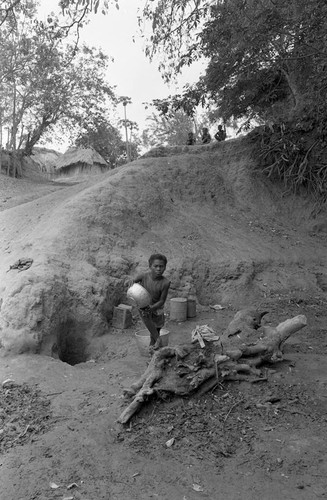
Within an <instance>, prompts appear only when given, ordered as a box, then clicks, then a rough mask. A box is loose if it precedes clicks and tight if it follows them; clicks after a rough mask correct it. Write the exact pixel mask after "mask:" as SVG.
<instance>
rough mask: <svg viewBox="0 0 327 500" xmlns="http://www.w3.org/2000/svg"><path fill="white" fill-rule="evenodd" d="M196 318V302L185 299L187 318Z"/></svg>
mask: <svg viewBox="0 0 327 500" xmlns="http://www.w3.org/2000/svg"><path fill="white" fill-rule="evenodd" d="M195 316H196V300H195V299H192V298H188V299H187V317H188V318H195Z"/></svg>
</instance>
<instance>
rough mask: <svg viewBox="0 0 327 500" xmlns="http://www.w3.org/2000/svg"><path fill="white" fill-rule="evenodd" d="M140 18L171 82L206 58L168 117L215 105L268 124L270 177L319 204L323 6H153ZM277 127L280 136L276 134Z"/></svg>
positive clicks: (324, 86) (297, 1) (226, 113)
mask: <svg viewBox="0 0 327 500" xmlns="http://www.w3.org/2000/svg"><path fill="white" fill-rule="evenodd" d="M144 16H145V18H146V19H147V20H148V22H149V23H151V26H152V35H151V37H150V38H149V40H148V47H147V54H148V55H149V57H151V58H153V57H154V56H155V55H158V54H160V55H161V58H162V62H161V64H160V68H161V71H162V72H163V75H164V77H165V78H166V79H167V80H169V79H171V78H172V77H173V76H174V75H175V74H176V73H178V72H180V71H181V70H182V69H183V67H184V66H188V65H190V64H192V62H193V61H195V60H197V59H198V58H199V57H202V56H204V57H206V58H207V61H208V64H207V68H206V72H205V74H204V75H203V76H202V77H201V78H200V79H199V81H198V82H197V83H196V84H194V85H192V86H186V87H185V88H184V91H183V92H182V93H181V94H180V95H178V96H172V97H171V98H170V99H169V102H166V103H163V104H164V105H165V106H166V108H167V110H169V109H183V110H184V111H185V112H186V113H188V114H190V115H192V112H193V110H194V109H195V107H196V106H198V105H199V104H202V105H208V104H210V105H211V107H212V106H213V105H214V106H216V108H217V113H219V115H220V117H221V119H222V120H223V121H225V122H226V121H227V120H235V119H243V121H244V126H245V127H249V126H250V124H251V123H263V124H267V125H269V126H270V128H268V129H266V131H268V132H266V133H265V136H264V138H261V139H260V142H259V144H261V145H262V147H263V149H262V152H261V154H262V158H265V161H267V160H268V157H269V158H271V164H270V167H269V169H268V170H266V172H268V173H269V174H270V175H272V174H273V173H274V175H276V176H279V177H280V178H282V179H283V180H284V181H285V182H287V184H288V185H290V186H291V187H293V188H294V189H297V187H298V186H300V185H302V186H303V185H306V186H309V187H310V188H311V189H312V191H313V192H314V193H315V194H316V195H317V196H319V197H322V198H323V196H324V192H325V177H326V158H325V148H326V143H327V141H326V134H327V37H326V33H327V2H326V1H325V0H290V1H287V2H286V1H285V0H261V1H260V2H259V1H257V0H224V1H217V2H212V1H211V0H196V1H193V0H154V1H152V2H147V4H146V7H145V9H144ZM217 113H216V116H217ZM274 126H277V128H278V130H279V131H281V130H282V131H283V132H282V133H281V132H280V133H279V134H276V133H273V134H271V132H269V130H271V128H272V127H274ZM295 131H296V133H295ZM269 134H271V137H270V138H269ZM302 137H304V140H303V141H302V142H301V139H302ZM305 137H309V139H308V138H305ZM267 148H268V149H267ZM268 151H269V154H267V153H268Z"/></svg>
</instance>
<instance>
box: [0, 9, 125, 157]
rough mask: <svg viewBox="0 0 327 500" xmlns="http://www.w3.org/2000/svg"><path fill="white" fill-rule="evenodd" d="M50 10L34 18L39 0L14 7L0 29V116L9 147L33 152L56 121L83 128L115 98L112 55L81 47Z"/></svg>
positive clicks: (112, 104)
mask: <svg viewBox="0 0 327 500" xmlns="http://www.w3.org/2000/svg"><path fill="white" fill-rule="evenodd" d="M61 21H62V20H61V19H59V18H58V17H56V16H54V15H52V16H50V17H49V18H48V20H47V22H45V23H44V22H40V21H39V20H38V19H37V18H36V2H34V1H32V0H30V1H28V2H27V1H24V2H23V1H21V2H18V3H17V5H16V6H13V9H12V11H10V12H9V14H8V17H7V19H6V20H5V21H4V22H3V24H2V26H1V30H0V62H1V65H0V111H1V113H0V118H1V121H2V124H3V125H5V126H7V127H8V130H9V131H10V136H9V143H8V146H9V148H12V149H13V150H14V151H15V150H16V149H17V148H24V149H25V152H26V153H27V154H29V153H30V152H31V150H32V148H33V146H34V145H35V144H36V143H37V142H38V141H39V140H40V138H41V137H42V136H43V135H44V133H45V132H46V131H47V130H49V129H51V127H52V126H54V125H55V124H58V123H61V124H62V125H66V126H68V127H72V126H77V127H80V126H82V125H83V123H84V122H85V121H87V120H89V119H90V117H91V116H95V117H98V116H100V115H105V113H106V111H107V109H108V108H110V106H111V107H112V106H114V105H115V103H116V97H115V94H114V92H113V89H112V88H111V86H110V85H109V84H108V82H107V81H106V79H105V72H106V68H107V64H108V57H107V56H105V55H104V54H103V53H102V52H101V51H100V50H96V49H94V48H89V47H87V46H79V45H78V44H76V41H75V40H71V38H70V37H69V32H68V31H67V30H65V29H64V28H63V27H62V22H61Z"/></svg>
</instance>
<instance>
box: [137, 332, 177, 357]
mask: <svg viewBox="0 0 327 500" xmlns="http://www.w3.org/2000/svg"><path fill="white" fill-rule="evenodd" d="M135 338H136V345H137V347H138V350H139V352H140V354H141V356H149V347H150V332H149V331H148V330H140V331H139V332H136V333H135ZM160 344H161V347H165V346H167V345H168V344H169V331H168V330H165V329H164V328H162V329H161V330H160Z"/></svg>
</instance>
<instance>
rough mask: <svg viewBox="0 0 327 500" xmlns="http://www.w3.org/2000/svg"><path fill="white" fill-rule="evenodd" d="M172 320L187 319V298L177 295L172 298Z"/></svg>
mask: <svg viewBox="0 0 327 500" xmlns="http://www.w3.org/2000/svg"><path fill="white" fill-rule="evenodd" d="M169 318H170V319H171V321H186V318H187V299H185V298H183V297H176V298H174V299H170V316H169Z"/></svg>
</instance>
